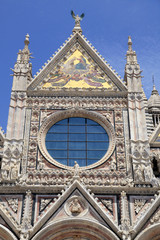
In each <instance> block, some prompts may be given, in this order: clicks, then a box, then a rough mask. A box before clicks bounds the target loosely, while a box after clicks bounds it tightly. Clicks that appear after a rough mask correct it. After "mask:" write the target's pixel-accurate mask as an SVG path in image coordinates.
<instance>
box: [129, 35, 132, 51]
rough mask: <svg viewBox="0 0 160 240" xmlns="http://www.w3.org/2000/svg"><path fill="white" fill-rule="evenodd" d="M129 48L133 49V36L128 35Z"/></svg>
mask: <svg viewBox="0 0 160 240" xmlns="http://www.w3.org/2000/svg"><path fill="white" fill-rule="evenodd" d="M128 50H129V51H132V39H131V36H128Z"/></svg>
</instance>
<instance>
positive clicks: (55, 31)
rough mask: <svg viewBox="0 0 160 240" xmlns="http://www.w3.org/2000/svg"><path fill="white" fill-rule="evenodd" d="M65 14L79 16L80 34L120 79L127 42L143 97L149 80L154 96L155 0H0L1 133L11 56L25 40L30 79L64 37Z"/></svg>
mask: <svg viewBox="0 0 160 240" xmlns="http://www.w3.org/2000/svg"><path fill="white" fill-rule="evenodd" d="M71 9H73V10H74V12H75V13H76V14H77V13H78V14H81V13H82V12H84V13H85V18H84V19H83V21H82V23H81V26H82V30H83V34H84V35H85V36H86V37H87V39H88V40H89V41H90V42H91V43H92V44H93V46H94V47H95V48H96V49H97V50H98V51H99V52H100V54H101V55H102V56H103V57H104V58H105V59H106V60H107V61H108V63H110V64H111V66H112V67H113V68H114V69H115V70H116V71H117V72H118V73H119V75H120V76H121V77H122V78H123V77H124V67H125V63H126V60H125V54H126V51H127V41H128V36H129V35H131V37H132V42H133V49H134V50H135V51H136V53H137V58H138V62H139V64H140V67H141V69H142V70H143V72H142V76H144V77H143V79H142V83H143V87H144V90H145V93H146V95H147V97H149V96H150V93H151V91H152V75H153V74H154V79H155V85H156V88H157V89H158V91H159V93H160V14H159V13H160V0H27V1H26V0H0V30H1V38H0V46H1V54H0V63H1V64H0V66H1V67H0V68H1V80H0V81H1V88H0V107H1V117H0V126H2V127H3V129H4V130H5V129H6V125H7V118H8V108H9V102H10V92H11V87H12V77H11V76H10V74H12V72H11V70H10V68H13V66H14V63H15V62H16V58H17V52H18V51H19V49H23V47H24V38H25V35H26V33H29V35H30V45H29V48H30V51H31V52H32V53H33V57H34V59H32V60H31V62H32V66H33V75H34V74H35V73H36V72H37V71H38V69H39V68H41V66H42V65H43V64H44V62H46V61H47V60H48V59H49V58H50V56H51V55H52V54H53V53H54V52H55V51H56V50H57V49H58V48H59V47H60V45H62V44H63V42H64V41H65V40H66V39H67V38H68V37H69V36H70V34H71V33H72V29H73V27H74V20H73V19H72V17H71V15H70V11H71Z"/></svg>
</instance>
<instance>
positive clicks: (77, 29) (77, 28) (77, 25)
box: [71, 10, 85, 34]
mask: <svg viewBox="0 0 160 240" xmlns="http://www.w3.org/2000/svg"><path fill="white" fill-rule="evenodd" d="M71 16H72V17H73V18H74V20H75V26H74V28H73V31H72V32H73V33H76V32H79V33H81V34H82V29H81V26H80V22H81V20H82V19H83V18H84V16H85V15H84V13H82V14H81V15H80V16H78V14H77V15H75V13H74V12H73V10H71Z"/></svg>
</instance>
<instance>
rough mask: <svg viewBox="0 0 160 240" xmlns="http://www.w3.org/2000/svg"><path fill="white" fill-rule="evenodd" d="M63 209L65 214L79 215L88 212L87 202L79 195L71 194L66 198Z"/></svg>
mask: <svg viewBox="0 0 160 240" xmlns="http://www.w3.org/2000/svg"><path fill="white" fill-rule="evenodd" d="M64 209H65V212H66V213H67V215H69V216H73V217H76V216H78V217H80V216H84V215H85V214H86V213H87V212H88V203H87V202H86V201H85V200H84V199H82V198H81V197H79V196H73V197H71V198H70V199H68V201H67V202H66V204H65V206H64Z"/></svg>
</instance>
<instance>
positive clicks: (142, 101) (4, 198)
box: [0, 15, 160, 240]
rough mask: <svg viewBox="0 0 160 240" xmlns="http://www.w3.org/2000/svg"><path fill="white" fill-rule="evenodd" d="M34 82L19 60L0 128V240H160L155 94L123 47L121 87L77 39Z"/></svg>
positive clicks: (23, 56) (25, 61) (159, 133)
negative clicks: (144, 85) (4, 124)
mask: <svg viewBox="0 0 160 240" xmlns="http://www.w3.org/2000/svg"><path fill="white" fill-rule="evenodd" d="M74 18H75V27H74V29H73V33H72V35H71V36H70V37H69V38H68V39H67V41H66V42H65V43H64V44H63V45H62V46H61V47H60V49H58V51H57V52H56V53H55V54H54V55H53V57H51V58H50V60H48V62H47V63H45V65H44V66H43V67H42V69H40V70H39V72H37V74H36V75H35V76H34V77H32V64H31V63H30V55H31V54H30V51H29V47H28V45H29V35H26V38H25V42H24V43H25V46H24V49H23V50H20V51H19V52H18V57H17V61H16V63H15V66H14V69H13V86H12V91H11V100H10V107H9V116H8V125H7V131H6V134H4V132H3V131H2V129H0V156H1V174H0V239H2V240H6V239H7V240H30V239H32V240H44V239H46V240H73V239H77V240H143V239H145V240H151V239H152V240H159V239H160V95H159V93H158V91H157V90H156V88H155V86H153V90H152V93H151V97H150V98H149V100H147V98H146V96H145V93H144V91H143V88H142V83H141V69H140V66H139V64H138V62H137V56H136V52H135V51H134V50H133V49H132V41H131V37H129V38H128V50H127V54H126V66H125V74H124V79H120V77H119V76H118V74H117V73H116V72H115V71H114V70H113V69H112V67H111V66H110V65H109V64H108V63H107V62H106V61H105V60H104V59H103V58H102V57H101V55H100V54H99V53H98V52H97V50H96V49H95V48H94V47H93V46H92V45H91V44H90V42H89V41H88V40H87V39H86V38H85V36H84V35H82V29H81V26H80V20H81V17H79V16H78V15H77V16H74Z"/></svg>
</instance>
